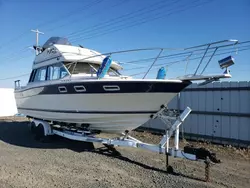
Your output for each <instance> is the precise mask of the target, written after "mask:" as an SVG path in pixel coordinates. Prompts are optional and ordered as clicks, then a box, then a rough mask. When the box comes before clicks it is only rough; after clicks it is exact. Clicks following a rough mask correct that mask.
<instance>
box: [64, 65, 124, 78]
mask: <svg viewBox="0 0 250 188" xmlns="http://www.w3.org/2000/svg"><path fill="white" fill-rule="evenodd" d="M64 64H65V67H66V68H67V69H68V70H69V72H70V74H79V73H85V74H96V72H97V71H98V69H99V67H100V65H98V64H94V63H84V62H79V63H64ZM107 74H108V75H109V76H118V75H120V73H119V72H118V71H117V70H115V69H113V68H110V69H109V70H108V73H107Z"/></svg>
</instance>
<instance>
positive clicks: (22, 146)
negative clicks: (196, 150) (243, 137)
mask: <svg viewBox="0 0 250 188" xmlns="http://www.w3.org/2000/svg"><path fill="white" fill-rule="evenodd" d="M132 134H133V135H134V136H136V137H137V138H140V139H141V140H144V141H147V142H152V143H157V142H158V140H159V139H160V137H159V136H157V135H152V134H150V133H145V132H133V133H132ZM192 144H194V145H197V146H206V147H207V148H209V149H211V150H213V151H216V152H217V154H218V156H219V157H220V159H221V160H222V163H221V164H218V165H214V166H212V168H211V181H210V182H208V183H206V182H204V181H203V179H204V164H203V163H199V162H194V161H188V160H184V159H176V158H172V157H171V158H170V163H171V165H172V166H173V167H174V170H175V174H167V173H165V171H164V170H165V156H164V155H159V154H156V153H151V152H147V151H143V150H138V149H133V148H124V147H118V148H116V150H117V152H115V153H112V152H110V151H108V150H107V149H106V148H105V147H103V146H102V145H94V147H93V146H92V145H91V144H85V143H82V142H75V141H70V140H67V139H63V138H59V137H53V139H52V141H51V142H50V143H40V142H37V141H35V140H34V139H33V137H32V135H31V134H30V132H29V129H28V126H27V122H26V120H25V119H24V118H17V117H15V118H13V117H11V118H5V119H0V187H1V188H2V187H36V188H38V187H43V188H45V187H178V188H180V187H191V188H195V187H249V184H250V151H249V149H236V148H233V147H223V146H218V145H212V144H206V143H194V142H193V143H192ZM183 145H184V143H181V146H183ZM119 154H120V155H119Z"/></svg>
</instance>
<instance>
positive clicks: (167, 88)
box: [15, 81, 191, 97]
mask: <svg viewBox="0 0 250 188" xmlns="http://www.w3.org/2000/svg"><path fill="white" fill-rule="evenodd" d="M190 83H191V82H182V83H173V82H157V81H147V82H146V81H133V82H131V81H127V82H126V81H113V82H112V81H102V82H98V81H96V82H86V81H85V82H84V81H83V82H74V83H72V82H71V83H61V84H52V85H44V86H39V87H32V88H27V89H24V90H16V91H15V93H16V94H22V96H21V97H25V95H26V93H25V92H24V91H27V90H29V92H32V90H33V89H35V88H43V89H42V90H41V91H40V92H39V93H36V92H35V93H36V94H38V95H58V94H59V95H60V94H85V93H86V94H90V93H91V94H99V93H103V94H107V93H179V92H180V91H182V90H183V89H184V88H186V87H187V86H188V85H190ZM75 87H82V88H84V89H82V90H81V91H80V92H79V91H76V89H75ZM107 87H108V88H111V89H106V90H105V88H107ZM60 88H61V89H63V91H61V90H60ZM113 88H118V89H113Z"/></svg>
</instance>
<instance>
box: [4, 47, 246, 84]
mask: <svg viewBox="0 0 250 188" xmlns="http://www.w3.org/2000/svg"><path fill="white" fill-rule="evenodd" d="M246 50H250V48H245V49H241V50H238V52H240V51H246ZM232 52H235V51H228V52H224V53H220V54H216V55H215V56H218V55H223V54H228V53H232ZM198 58H199V59H200V58H201V57H196V58H193V59H190V60H195V59H198ZM183 61H186V59H185V60H180V61H174V62H168V63H167V64H166V63H164V64H159V65H156V66H154V68H156V67H159V66H164V65H165V66H171V65H172V64H176V63H180V62H183ZM141 68H146V67H145V66H144V67H140V69H141ZM138 69H139V67H138ZM133 70H134V69H133ZM143 73H145V72H141V73H138V75H139V74H143ZM29 74H30V73H26V74H22V75H17V76H14V77H7V78H1V79H0V81H3V80H10V79H14V78H19V77H23V76H27V75H29Z"/></svg>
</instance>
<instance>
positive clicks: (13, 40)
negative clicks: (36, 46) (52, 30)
mask: <svg viewBox="0 0 250 188" xmlns="http://www.w3.org/2000/svg"><path fill="white" fill-rule="evenodd" d="M102 1H104V0H94V2H91V3H89V4H87V5H86V6H84V7H81V8H77V9H75V10H73V11H71V12H69V13H67V14H65V15H64V16H60V17H58V18H57V19H54V20H50V21H47V22H43V23H40V24H38V25H37V26H36V28H38V27H42V26H45V25H49V24H51V23H53V24H54V23H55V22H58V21H60V20H62V19H65V18H68V17H71V16H72V15H74V14H78V13H79V11H83V10H84V11H85V10H86V8H89V7H92V6H94V5H95V4H98V3H100V2H102ZM26 34H28V32H27V31H25V32H23V33H21V34H20V35H18V36H17V37H14V38H12V39H10V40H9V41H8V42H6V43H3V44H2V45H0V50H1V49H2V48H3V47H6V46H8V45H10V44H11V43H12V42H16V41H17V40H20V39H21V38H23V37H24V36H25V35H26Z"/></svg>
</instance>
